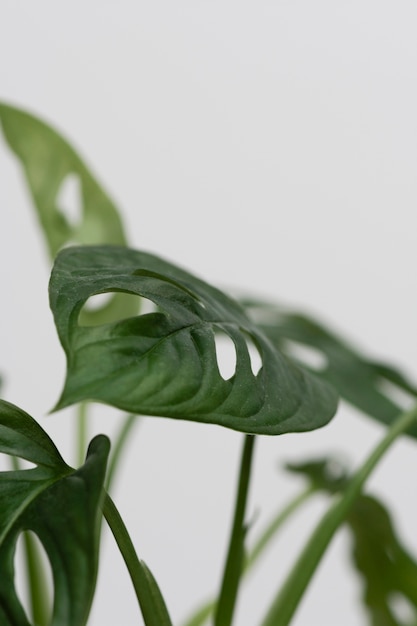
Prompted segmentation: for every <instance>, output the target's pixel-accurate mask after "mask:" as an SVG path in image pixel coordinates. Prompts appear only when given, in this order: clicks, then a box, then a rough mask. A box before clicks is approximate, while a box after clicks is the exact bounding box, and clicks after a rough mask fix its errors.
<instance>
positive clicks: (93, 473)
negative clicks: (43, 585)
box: [0, 401, 109, 626]
mask: <svg viewBox="0 0 417 626" xmlns="http://www.w3.org/2000/svg"><path fill="white" fill-rule="evenodd" d="M108 451H109V442H108V439H107V438H106V437H104V436H102V435H101V436H99V437H96V438H95V439H94V440H93V441H92V442H91V444H90V447H89V451H88V455H87V459H86V462H85V465H83V466H82V467H81V468H80V469H78V470H73V469H72V468H70V467H69V466H68V465H66V463H65V462H64V461H63V460H62V458H61V456H60V454H59V452H58V451H57V449H56V448H55V446H54V444H53V443H52V441H51V440H50V439H49V437H48V436H47V435H46V433H45V432H44V431H43V430H42V428H41V427H40V426H39V425H38V424H37V423H36V422H35V421H34V420H33V419H32V418H31V417H30V416H29V415H27V414H26V413H25V412H24V411H22V410H20V409H18V408H17V407H15V406H13V405H11V404H9V403H7V402H4V401H0V452H2V453H5V454H9V455H13V456H16V457H18V458H21V459H26V460H27V461H30V462H32V463H34V464H35V466H36V467H33V468H31V469H25V470H17V471H6V472H1V473H0V500H1V507H0V581H1V584H0V624H1V625H2V626H27V625H29V624H30V622H29V621H28V618H27V617H26V615H25V613H24V611H23V609H22V606H21V604H20V602H19V599H18V596H17V594H16V590H15V582H14V553H15V548H16V541H17V539H18V537H19V535H20V533H22V532H23V531H27V530H30V531H33V532H34V533H36V534H37V536H38V537H39V539H40V541H41V543H42V544H43V546H44V548H45V551H46V553H47V555H48V558H49V560H50V563H51V567H52V572H53V578H54V587H55V595H54V607H53V618H52V622H51V626H83V625H84V624H86V622H87V618H88V613H89V610H90V606H91V602H92V598H93V593H94V588H95V581H96V573H97V563H98V542H99V531H100V522H99V520H100V504H101V498H102V487H103V482H104V477H105V469H106V462H107V455H108Z"/></svg>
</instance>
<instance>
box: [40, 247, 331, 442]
mask: <svg viewBox="0 0 417 626" xmlns="http://www.w3.org/2000/svg"><path fill="white" fill-rule="evenodd" d="M111 291H121V292H127V293H131V294H137V295H139V296H142V297H144V298H147V299H149V300H151V301H152V302H154V303H155V305H156V306H157V309H158V311H157V312H155V313H150V314H146V315H141V316H136V317H133V318H131V319H127V320H126V319H125V320H122V321H119V322H116V323H112V324H106V325H101V326H96V327H94V328H93V327H84V326H82V325H80V323H79V315H80V311H81V309H82V308H83V306H84V304H85V302H86V301H87V300H88V299H89V298H90V297H91V296H93V295H94V294H98V293H106V292H111ZM50 304H51V308H52V311H53V313H54V317H55V324H56V326H57V330H58V334H59V338H60V341H61V343H62V346H63V348H64V350H65V353H66V355H67V379H66V383H65V388H64V391H63V393H62V396H61V399H60V400H59V403H58V406H57V408H63V407H65V406H68V405H70V404H73V403H75V402H80V401H82V400H87V399H88V400H96V401H100V402H106V403H108V404H111V405H113V406H116V407H119V408H121V409H123V410H126V411H130V412H132V413H142V414H148V415H160V416H166V417H177V418H183V419H190V420H195V421H200V422H208V423H216V424H221V425H223V426H227V427H230V428H234V429H236V430H240V431H243V432H247V433H263V434H280V433H285V432H294V431H304V430H312V429H314V428H317V427H319V426H322V425H324V424H326V423H327V422H328V421H329V420H330V419H331V417H332V416H333V415H334V413H335V411H336V405H337V398H336V396H335V393H334V392H333V390H332V389H331V388H330V387H329V386H328V385H327V384H326V383H323V382H321V381H319V380H318V379H317V378H315V377H314V376H310V375H309V374H307V373H306V372H305V371H304V370H303V369H301V368H299V367H297V366H295V365H294V364H293V363H291V362H290V361H289V360H287V359H286V358H285V357H284V356H283V355H282V354H281V353H280V352H279V350H277V349H276V348H275V347H274V346H273V345H272V344H271V342H270V341H268V340H267V339H266V338H265V336H264V335H263V334H262V332H261V331H260V330H259V329H258V327H257V326H256V325H255V324H253V323H252V322H250V320H249V319H248V317H247V316H246V315H245V313H244V311H243V310H242V308H241V307H240V306H239V305H238V304H237V303H236V302H235V301H233V300H231V299H230V298H229V297H227V296H226V295H224V294H223V293H221V292H220V291H218V290H217V289H214V288H213V287H211V286H209V285H208V284H206V283H204V282H202V281H201V280H199V279H197V278H195V277H194V276H192V275H191V274H189V273H188V272H186V271H184V270H181V269H179V268H178V267H176V266H174V265H172V264H170V263H168V262H166V261H164V260H162V259H159V258H158V257H155V256H153V255H150V254H146V253H143V252H138V251H135V250H129V249H126V248H121V247H117V246H114V247H113V246H97V247H82V248H67V249H65V250H63V251H62V252H61V253H60V254H59V255H58V257H57V260H56V262H55V266H54V269H53V271H52V276H51V282H50ZM218 333H221V334H222V335H223V336H225V337H227V338H228V339H229V341H230V342H233V343H232V345H234V350H235V352H236V368H235V373H234V375H232V376H231V377H229V378H227V379H226V378H224V377H223V376H222V375H221V373H220V371H219V367H218V361H217V353H216V335H217V334H218ZM250 348H252V349H256V351H257V353H258V356H259V358H260V359H261V361H262V367H261V369H260V370H259V371H258V372H257V373H254V372H253V371H252V363H251V356H250Z"/></svg>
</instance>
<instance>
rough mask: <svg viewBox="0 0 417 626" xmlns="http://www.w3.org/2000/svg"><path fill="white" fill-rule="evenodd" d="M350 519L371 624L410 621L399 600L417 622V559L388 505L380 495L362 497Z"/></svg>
mask: <svg viewBox="0 0 417 626" xmlns="http://www.w3.org/2000/svg"><path fill="white" fill-rule="evenodd" d="M347 522H348V524H349V526H350V528H351V530H352V533H353V551H352V556H353V561H354V563H355V565H356V567H357V569H358V572H359V573H360V574H361V575H362V577H363V585H364V592H363V600H364V603H365V605H366V606H367V607H368V610H369V613H370V618H371V622H370V623H371V624H372V625H373V626H403V625H404V624H406V623H410V622H409V621H408V620H403V619H402V618H401V616H400V615H397V612H396V602H397V601H399V602H402V603H404V604H405V606H406V607H407V609H406V610H407V611H408V610H409V611H410V612H412V613H413V621H412V623H413V624H415V623H417V562H416V561H415V559H413V558H412V557H411V555H410V554H409V553H408V552H407V550H406V549H405V548H404V547H403V546H402V544H401V542H400V540H399V538H398V536H397V533H396V530H395V528H394V525H393V523H392V520H391V517H390V514H389V513H388V510H387V509H386V507H385V506H384V505H383V504H382V503H381V502H379V501H378V500H377V499H376V498H373V497H371V496H362V497H361V498H360V499H359V500H358V501H357V502H356V504H355V506H354V508H353V509H352V511H351V513H350V515H349V516H348V518H347ZM400 610H401V609H400Z"/></svg>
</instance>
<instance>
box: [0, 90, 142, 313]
mask: <svg viewBox="0 0 417 626" xmlns="http://www.w3.org/2000/svg"><path fill="white" fill-rule="evenodd" d="M0 122H1V125H2V127H3V133H4V136H5V139H6V141H7V143H8V145H9V147H10V149H11V150H12V151H13V152H14V153H15V155H16V156H17V158H18V159H19V160H20V162H21V164H22V167H23V169H24V173H25V177H26V181H27V184H28V186H29V190H30V193H31V196H32V199H33V203H34V206H35V208H36V211H37V215H38V218H39V221H40V224H41V226H42V230H43V233H44V236H45V240H46V244H47V247H48V250H49V254H50V257H51V258H52V259H53V258H55V256H56V254H57V252H58V250H60V249H61V248H62V247H64V246H68V245H69V244H74V243H79V244H103V243H106V244H120V245H125V244H126V237H125V234H124V232H123V227H122V223H121V220H120V217H119V212H118V210H117V208H116V207H115V205H114V204H113V202H112V201H111V200H110V198H109V197H108V195H107V194H106V192H105V191H104V190H103V189H102V187H101V186H100V185H99V184H98V182H97V181H96V179H95V178H94V176H93V175H92V174H91V172H90V171H89V170H88V168H87V167H86V166H85V164H84V163H83V161H82V160H81V158H80V157H79V156H78V154H77V153H76V152H75V150H74V149H73V148H72V147H71V146H70V145H69V144H68V143H67V141H66V140H65V139H63V137H62V136H61V135H59V134H58V133H57V132H56V131H55V130H54V129H52V128H51V127H50V126H48V125H47V124H45V123H44V122H42V121H41V120H39V119H38V118H36V117H34V116H32V115H30V114H28V113H26V112H24V111H22V110H20V109H17V108H15V107H12V106H9V105H6V104H4V103H1V102H0ZM70 176H75V177H76V178H77V179H78V181H79V185H80V204H81V211H80V213H81V215H80V221H79V222H78V223H75V224H73V223H71V221H70V220H69V219H68V217H67V216H66V215H65V214H64V212H63V210H62V209H61V208H60V207H59V194H60V190H61V189H62V186H63V184H64V182H65V181H66V180H67V179H68V177H70ZM132 307H133V303H132V301H131V300H128V299H126V298H123V297H120V296H118V297H114V298H113V299H112V300H111V301H110V302H109V303H108V304H107V305H106V306H105V307H102V308H101V309H98V310H96V311H94V312H92V311H85V312H84V315H85V322H86V323H91V324H98V323H102V322H103V321H107V320H109V319H118V318H119V317H120V316H121V315H122V314H125V315H126V317H128V316H129V315H134V314H135V313H136V312H137V305H135V306H134V307H133V308H132Z"/></svg>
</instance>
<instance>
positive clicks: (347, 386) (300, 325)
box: [243, 301, 417, 437]
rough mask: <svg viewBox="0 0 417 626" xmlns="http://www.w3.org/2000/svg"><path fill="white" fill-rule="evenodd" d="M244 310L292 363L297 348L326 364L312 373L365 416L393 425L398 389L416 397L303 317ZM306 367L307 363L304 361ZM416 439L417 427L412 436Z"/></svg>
mask: <svg viewBox="0 0 417 626" xmlns="http://www.w3.org/2000/svg"><path fill="white" fill-rule="evenodd" d="M243 304H244V306H245V310H246V312H247V313H248V315H250V317H251V318H252V319H253V320H254V321H257V323H258V324H259V326H260V328H261V329H262V332H263V333H265V335H266V336H267V337H268V339H269V340H270V341H272V343H273V344H274V345H275V346H276V347H277V348H279V349H280V350H282V351H283V352H284V353H285V354H287V355H288V356H290V357H291V358H294V359H297V360H298V357H299V354H300V353H299V352H298V350H297V348H299V347H301V348H305V347H307V348H312V349H314V350H315V351H316V352H317V353H318V355H320V356H321V357H322V361H323V363H322V364H321V365H319V367H315V368H314V369H311V371H314V372H315V373H316V374H317V375H319V376H320V377H321V378H323V379H324V380H326V381H328V382H329V383H331V384H332V385H333V386H334V387H335V388H336V389H337V391H338V392H339V394H340V395H341V397H342V398H344V399H345V400H347V401H348V402H349V403H350V404H352V405H354V406H355V407H357V408H358V409H360V410H361V411H363V412H364V413H366V414H367V415H369V416H371V417H373V418H375V419H377V420H378V421H380V422H382V423H384V424H391V423H392V422H393V420H395V418H396V417H397V416H398V415H399V413H401V411H402V410H403V407H401V406H399V404H398V402H397V400H396V397H395V392H394V393H392V392H393V390H395V388H397V389H398V390H400V391H401V392H403V393H405V394H407V395H409V397H410V405H411V404H412V402H413V400H412V398H415V397H417V386H416V385H415V384H413V383H411V382H410V381H409V380H407V378H406V377H405V376H404V375H403V374H402V373H401V372H400V371H399V370H398V369H396V368H394V367H391V366H390V365H386V364H385V363H378V362H375V361H373V360H370V359H368V358H366V357H365V356H364V355H362V354H361V353H360V352H359V351H357V350H356V349H355V348H353V347H351V346H350V345H349V344H348V343H347V342H345V341H344V340H342V339H340V338H339V337H338V336H337V335H336V334H335V333H333V332H332V331H330V330H327V329H326V328H325V327H324V326H323V325H322V324H320V323H319V322H318V321H316V320H315V319H313V318H312V317H308V316H306V315H304V314H300V313H292V312H288V311H286V310H283V309H281V308H279V307H277V306H275V305H272V304H270V303H264V302H259V301H245V302H244V303H243ZM299 362H302V364H303V365H304V366H305V367H309V365H308V363H307V362H306V361H303V360H302V356H301V360H300V361H299ZM409 434H412V435H413V436H414V437H417V426H413V427H412V429H411V430H410V433H409Z"/></svg>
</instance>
